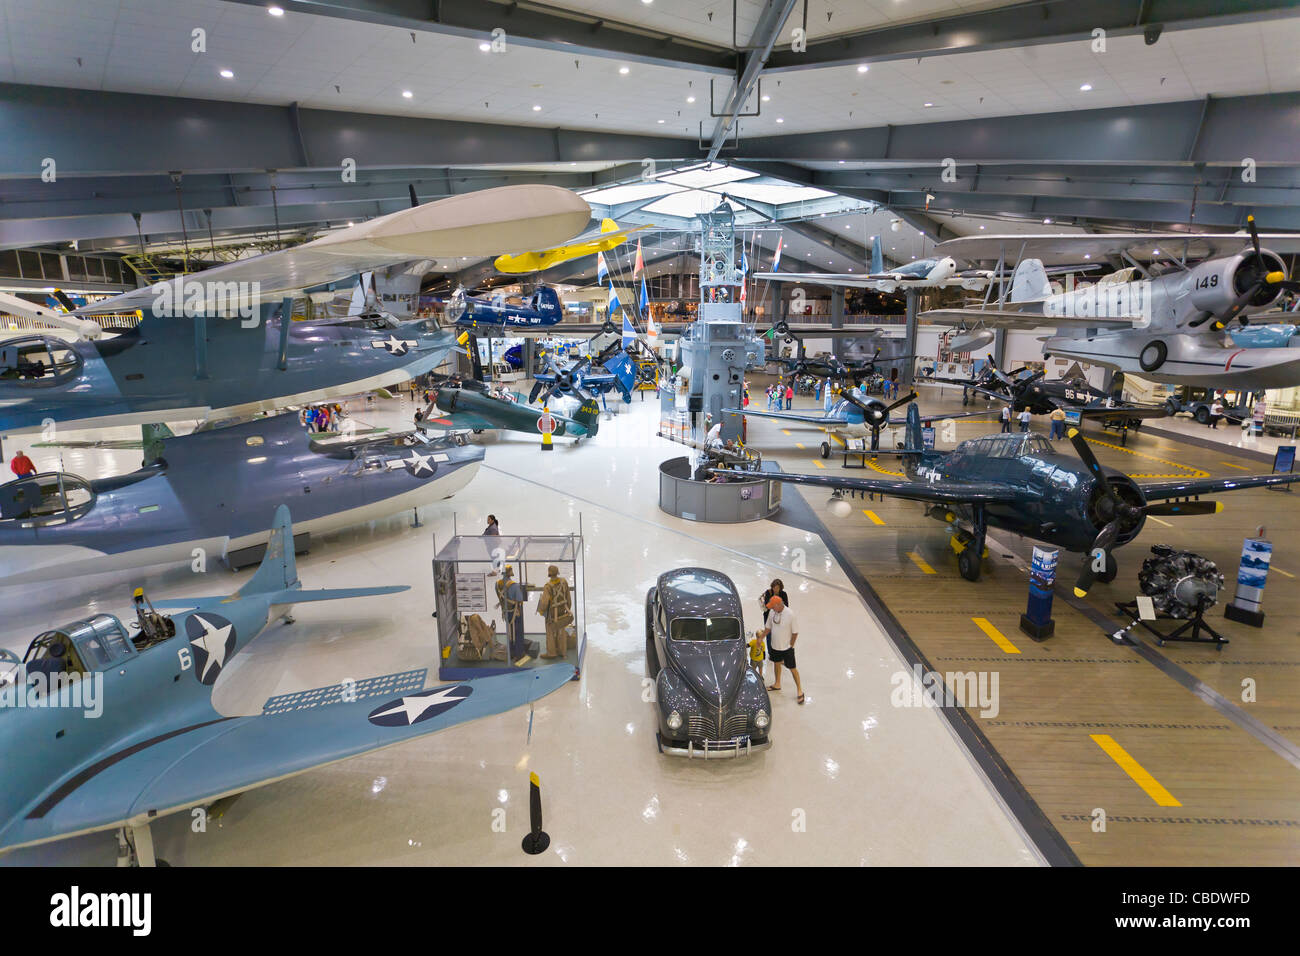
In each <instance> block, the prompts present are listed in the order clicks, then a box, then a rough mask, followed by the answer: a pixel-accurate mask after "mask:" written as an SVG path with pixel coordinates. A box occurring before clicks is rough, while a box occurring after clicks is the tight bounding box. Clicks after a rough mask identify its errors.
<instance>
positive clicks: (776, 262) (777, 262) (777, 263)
mask: <svg viewBox="0 0 1300 956" xmlns="http://www.w3.org/2000/svg"><path fill="white" fill-rule="evenodd" d="M783 242H785V236H777V239H776V253H775V254H774V255H773V256H772V271H773V272H776V271H778V270H779V269H780V268H781V244H782V243H783Z"/></svg>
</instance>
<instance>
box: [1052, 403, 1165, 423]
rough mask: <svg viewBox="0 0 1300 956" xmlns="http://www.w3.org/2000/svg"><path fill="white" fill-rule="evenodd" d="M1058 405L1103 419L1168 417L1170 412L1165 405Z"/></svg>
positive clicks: (1085, 416)
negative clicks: (1110, 406) (1108, 406)
mask: <svg viewBox="0 0 1300 956" xmlns="http://www.w3.org/2000/svg"><path fill="white" fill-rule="evenodd" d="M1056 404H1057V406H1058V407H1060V408H1063V409H1065V410H1066V411H1067V412H1070V411H1077V412H1078V413H1079V416H1080V417H1081V418H1092V419H1103V418H1142V419H1146V418H1167V417H1168V415H1169V412H1168V411H1167V410H1166V409H1165V407H1164V406H1163V405H1116V406H1114V407H1113V408H1107V407H1106V406H1104V405H1084V406H1082V407H1080V406H1078V405H1070V404H1068V403H1066V402H1057V403H1056Z"/></svg>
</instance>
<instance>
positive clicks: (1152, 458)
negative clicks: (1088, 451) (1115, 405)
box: [1083, 435, 1210, 478]
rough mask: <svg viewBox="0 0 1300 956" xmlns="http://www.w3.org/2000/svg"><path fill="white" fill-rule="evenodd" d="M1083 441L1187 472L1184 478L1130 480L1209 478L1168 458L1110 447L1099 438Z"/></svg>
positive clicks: (1175, 476)
mask: <svg viewBox="0 0 1300 956" xmlns="http://www.w3.org/2000/svg"><path fill="white" fill-rule="evenodd" d="M1083 440H1084V441H1086V442H1087V443H1088V444H1090V445H1101V446H1102V447H1103V448H1113V449H1115V451H1122V452H1124V453H1125V454H1128V455H1136V456H1137V457H1139V458H1146V459H1149V460H1150V461H1158V462H1160V464H1162V465H1169V466H1170V467H1172V468H1181V469H1183V470H1184V471H1186V472H1189V474H1188V475H1186V476H1184V475H1136V474H1133V475H1129V477H1130V478H1183V477H1188V478H1209V477H1210V473H1209V472H1208V471H1201V469H1199V468H1193V467H1192V466H1191V465H1182V464H1179V463H1178V462H1176V461H1170V460H1169V459H1168V458H1157V457H1156V456H1155V455H1148V454H1147V453H1146V452H1142V451H1134V450H1133V449H1132V448H1125V447H1124V446H1123V445H1112V444H1111V443H1110V442H1108V441H1102V440H1101V439H1100V438H1089V437H1087V436H1086V435H1085V436H1084V438H1083Z"/></svg>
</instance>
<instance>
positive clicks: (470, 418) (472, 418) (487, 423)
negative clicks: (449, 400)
mask: <svg viewBox="0 0 1300 956" xmlns="http://www.w3.org/2000/svg"><path fill="white" fill-rule="evenodd" d="M537 414H539V415H540V414H541V412H538V413H537ZM424 424H425V425H431V426H433V427H434V428H505V429H507V430H509V427H510V426H508V425H504V424H502V423H501V422H500V421H497V420H494V419H491V418H488V417H487V416H486V415H480V414H478V413H477V412H461V411H456V412H444V411H442V410H439V411H438V414H437V415H432V416H430V417H429V418H426V419H425V420H424Z"/></svg>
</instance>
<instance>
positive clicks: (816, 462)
mask: <svg viewBox="0 0 1300 956" xmlns="http://www.w3.org/2000/svg"><path fill="white" fill-rule="evenodd" d="M812 463H813V464H814V465H816V466H817V467H818V468H825V467H826V466H825V465H823V464H822V462H821V459H820V458H814V459H813V460H812Z"/></svg>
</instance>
